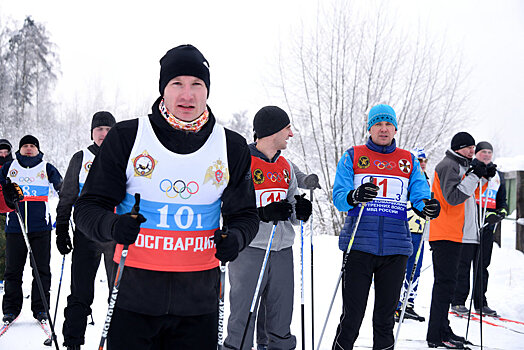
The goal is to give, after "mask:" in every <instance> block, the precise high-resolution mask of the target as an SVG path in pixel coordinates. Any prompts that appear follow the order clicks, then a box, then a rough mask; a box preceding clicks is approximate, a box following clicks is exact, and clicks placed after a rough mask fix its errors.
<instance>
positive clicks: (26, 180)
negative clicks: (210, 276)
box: [18, 176, 35, 183]
mask: <svg viewBox="0 0 524 350" xmlns="http://www.w3.org/2000/svg"><path fill="white" fill-rule="evenodd" d="M18 181H20V182H27V183H31V182H34V181H35V178H34V177H28V176H26V177H23V176H21V177H19V178H18Z"/></svg>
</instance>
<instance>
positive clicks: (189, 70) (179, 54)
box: [159, 44, 211, 96]
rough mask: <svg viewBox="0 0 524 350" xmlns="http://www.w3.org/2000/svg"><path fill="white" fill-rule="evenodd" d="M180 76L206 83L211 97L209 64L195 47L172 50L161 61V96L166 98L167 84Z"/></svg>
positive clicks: (181, 46) (178, 47)
mask: <svg viewBox="0 0 524 350" xmlns="http://www.w3.org/2000/svg"><path fill="white" fill-rule="evenodd" d="M180 75H190V76H192V77H197V78H199V79H202V80H203V81H204V84H206V88H207V96H209V85H210V84H211V83H210V81H209V62H208V61H207V60H206V58H205V57H204V55H202V53H201V52H200V51H198V49H197V48H196V47H194V46H193V45H189V44H188V45H180V46H177V47H175V48H172V49H171V50H169V51H168V52H166V54H165V55H164V57H162V58H161V59H160V81H159V89H160V95H162V96H164V89H165V88H166V85H167V83H169V81H170V80H171V79H173V78H176V77H178V76H180Z"/></svg>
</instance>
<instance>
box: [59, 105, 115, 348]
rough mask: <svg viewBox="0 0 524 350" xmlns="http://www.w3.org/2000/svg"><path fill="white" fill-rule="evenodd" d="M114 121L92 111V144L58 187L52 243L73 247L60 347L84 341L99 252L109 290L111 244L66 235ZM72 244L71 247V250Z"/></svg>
mask: <svg viewBox="0 0 524 350" xmlns="http://www.w3.org/2000/svg"><path fill="white" fill-rule="evenodd" d="M115 124H116V121H115V118H114V117H113V115H112V114H111V113H109V112H106V111H100V112H96V113H95V114H94V115H93V119H92V121H91V139H92V140H93V144H92V145H90V146H89V147H87V148H86V149H83V150H80V151H78V152H76V153H75V154H74V155H73V157H72V158H71V160H70V162H69V167H68V168H67V172H66V175H65V177H64V183H63V184H62V189H61V190H60V201H59V202H58V205H57V207H56V246H57V248H58V251H60V253H61V254H63V255H65V254H68V253H69V252H71V250H73V254H72V258H71V294H70V295H69V297H68V298H67V307H66V308H65V310H64V316H65V319H64V327H63V328H62V333H63V334H64V346H66V347H67V349H68V350H78V349H80V345H82V344H84V334H85V331H86V327H87V317H88V316H89V314H91V304H92V303H93V297H94V287H95V286H94V282H95V277H96V272H97V270H98V266H99V265H100V259H101V256H102V253H103V254H104V263H105V268H106V273H107V282H108V286H109V289H111V279H112V275H113V273H112V271H113V252H114V248H115V244H114V243H113V242H112V241H110V242H106V243H99V242H94V241H92V240H91V239H89V238H87V236H86V235H85V234H84V233H82V232H81V231H80V230H79V229H75V230H74V233H73V234H74V236H73V242H71V237H70V236H69V225H70V220H71V211H72V209H73V205H74V204H75V202H76V200H77V199H78V196H79V195H80V192H81V191H82V187H83V186H84V183H85V181H86V179H87V175H88V174H89V170H90V169H91V165H92V164H93V160H94V159H95V157H96V155H97V154H98V152H99V150H100V146H101V145H102V142H103V141H104V139H105V137H106V135H107V133H108V132H109V130H110V129H111V128H112V127H113V126H114V125H115ZM73 247H74V249H73Z"/></svg>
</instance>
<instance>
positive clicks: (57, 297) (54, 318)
mask: <svg viewBox="0 0 524 350" xmlns="http://www.w3.org/2000/svg"><path fill="white" fill-rule="evenodd" d="M64 262H65V255H63V256H62V268H61V269H60V282H58V293H57V294H56V306H55V315H54V316H53V323H55V324H56V314H57V313H58V300H59V299H60V289H61V288H62V276H63V275H64Z"/></svg>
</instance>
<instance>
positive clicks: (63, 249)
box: [56, 224, 73, 255]
mask: <svg viewBox="0 0 524 350" xmlns="http://www.w3.org/2000/svg"><path fill="white" fill-rule="evenodd" d="M56 247H57V248H58V251H59V252H60V254H62V255H66V254H69V253H70V252H71V250H73V244H72V243H71V237H70V236H69V225H68V224H58V225H56Z"/></svg>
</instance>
